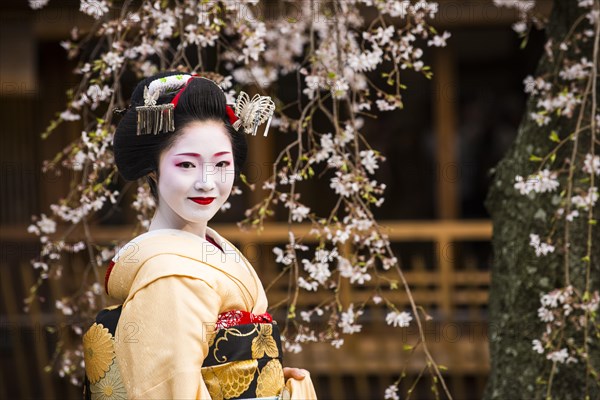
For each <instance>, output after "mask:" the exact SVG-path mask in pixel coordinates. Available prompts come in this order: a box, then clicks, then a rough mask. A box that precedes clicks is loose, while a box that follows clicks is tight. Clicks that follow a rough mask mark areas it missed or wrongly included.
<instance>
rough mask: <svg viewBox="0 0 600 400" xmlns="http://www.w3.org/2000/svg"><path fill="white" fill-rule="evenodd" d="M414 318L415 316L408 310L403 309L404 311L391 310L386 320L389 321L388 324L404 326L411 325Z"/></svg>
mask: <svg viewBox="0 0 600 400" xmlns="http://www.w3.org/2000/svg"><path fill="white" fill-rule="evenodd" d="M412 319H413V318H412V316H411V315H410V313H407V312H406V311H402V312H398V311H391V312H389V313H388V314H387V315H386V317H385V321H386V322H387V324H388V325H392V326H395V327H398V326H399V327H402V328H405V327H407V326H409V325H410V321H412Z"/></svg>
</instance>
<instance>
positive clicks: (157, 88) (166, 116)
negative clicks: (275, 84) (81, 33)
mask: <svg viewBox="0 0 600 400" xmlns="http://www.w3.org/2000/svg"><path fill="white" fill-rule="evenodd" d="M193 78H201V79H208V78H204V77H201V76H197V75H195V74H194V75H188V74H179V75H171V76H167V77H163V78H159V79H155V80H153V81H152V82H150V84H149V85H148V86H147V87H145V88H144V105H143V106H139V107H136V111H137V113H138V114H137V115H138V123H137V134H138V135H146V134H153V135H156V134H159V133H167V132H173V131H174V130H175V124H174V111H175V108H176V107H177V103H178V102H179V97H180V96H181V94H182V93H183V91H184V90H185V89H186V87H187V85H188V83H189V82H190V81H191V79H193ZM209 80H210V79H209ZM213 82H214V81H213ZM215 84H216V82H215ZM176 90H177V91H178V93H177V94H176V95H175V97H174V98H173V100H172V101H171V102H170V103H167V104H158V105H157V104H156V101H157V100H158V98H159V96H160V95H161V94H165V93H169V92H173V91H176ZM234 107H235V112H234V111H233V108H232V107H231V106H230V105H227V107H226V112H227V116H228V118H229V122H230V123H231V124H232V126H233V127H234V129H239V128H240V127H241V126H243V127H244V132H246V133H247V134H252V135H256V131H257V130H258V127H259V126H260V125H261V124H263V123H264V122H265V121H267V126H266V127H265V132H264V136H267V133H268V131H269V126H270V124H271V118H272V117H273V113H274V111H275V103H273V100H271V98H270V97H268V96H260V95H258V94H256V95H254V97H253V98H252V100H249V97H248V95H247V94H246V93H244V92H240V95H239V96H238V98H237V101H236V104H235V106H234ZM236 114H237V115H236ZM238 116H239V117H238Z"/></svg>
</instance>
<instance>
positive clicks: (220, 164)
mask: <svg viewBox="0 0 600 400" xmlns="http://www.w3.org/2000/svg"><path fill="white" fill-rule="evenodd" d="M230 165H231V163H230V162H229V161H219V162H218V163H216V164H215V166H216V167H217V168H226V167H228V166H230Z"/></svg>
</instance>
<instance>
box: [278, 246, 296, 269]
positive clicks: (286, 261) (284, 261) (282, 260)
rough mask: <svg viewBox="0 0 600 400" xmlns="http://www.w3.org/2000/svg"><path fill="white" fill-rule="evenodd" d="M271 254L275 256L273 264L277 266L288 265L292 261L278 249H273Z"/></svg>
mask: <svg viewBox="0 0 600 400" xmlns="http://www.w3.org/2000/svg"><path fill="white" fill-rule="evenodd" d="M273 253H274V254H275V256H276V259H275V262H276V263H278V264H283V265H290V264H291V263H292V261H293V258H292V257H290V256H289V255H288V254H287V253H284V251H283V250H281V249H280V248H279V247H273Z"/></svg>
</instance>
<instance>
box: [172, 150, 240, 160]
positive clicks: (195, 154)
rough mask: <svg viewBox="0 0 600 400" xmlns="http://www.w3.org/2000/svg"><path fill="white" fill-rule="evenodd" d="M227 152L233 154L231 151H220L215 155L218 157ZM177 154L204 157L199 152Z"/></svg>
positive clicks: (214, 155)
mask: <svg viewBox="0 0 600 400" xmlns="http://www.w3.org/2000/svg"><path fill="white" fill-rule="evenodd" d="M225 154H231V152H230V151H220V152H218V153H215V154H213V157H218V156H222V155H225ZM175 155H176V156H191V157H198V158H202V156H201V155H200V154H198V153H179V154H175Z"/></svg>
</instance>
